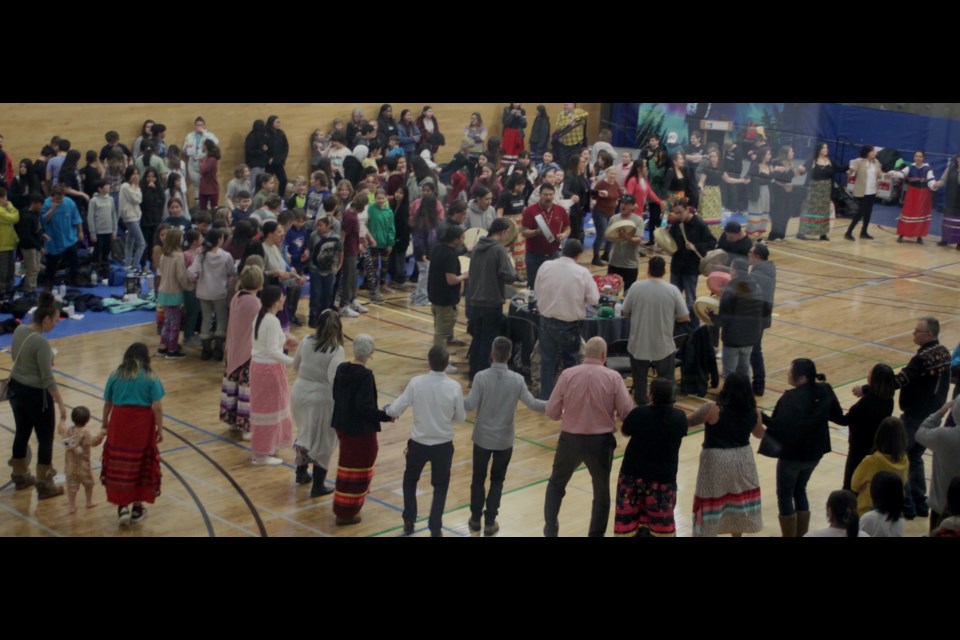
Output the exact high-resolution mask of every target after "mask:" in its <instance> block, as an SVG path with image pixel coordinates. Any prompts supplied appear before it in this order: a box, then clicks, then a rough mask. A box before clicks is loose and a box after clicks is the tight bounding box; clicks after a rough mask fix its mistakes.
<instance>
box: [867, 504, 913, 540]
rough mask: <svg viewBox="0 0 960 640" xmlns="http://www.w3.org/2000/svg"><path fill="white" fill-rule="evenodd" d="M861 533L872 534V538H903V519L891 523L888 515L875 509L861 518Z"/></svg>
mask: <svg viewBox="0 0 960 640" xmlns="http://www.w3.org/2000/svg"><path fill="white" fill-rule="evenodd" d="M860 531H862V532H866V533H868V534H870V537H871V538H902V537H903V518H900V519H899V520H897V521H896V522H891V521H890V520H887V514H885V513H880V512H879V511H877V510H876V509H873V510H872V511H868V512H867V513H865V514H863V517H862V518H860Z"/></svg>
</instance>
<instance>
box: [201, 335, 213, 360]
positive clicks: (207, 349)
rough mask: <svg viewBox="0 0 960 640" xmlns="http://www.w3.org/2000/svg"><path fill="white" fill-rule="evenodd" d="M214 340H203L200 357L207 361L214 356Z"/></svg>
mask: <svg viewBox="0 0 960 640" xmlns="http://www.w3.org/2000/svg"><path fill="white" fill-rule="evenodd" d="M212 342H213V340H203V341H202V344H203V351H201V352H200V359H201V360H203V361H204V362H206V361H207V360H209V359H210V358H211V357H212V356H213V346H212Z"/></svg>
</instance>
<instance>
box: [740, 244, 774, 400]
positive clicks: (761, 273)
mask: <svg viewBox="0 0 960 640" xmlns="http://www.w3.org/2000/svg"><path fill="white" fill-rule="evenodd" d="M747 257H748V259H749V262H750V275H751V276H753V279H754V280H756V282H757V284H758V285H760V297H761V298H762V299H763V301H764V303H766V306H765V307H764V309H765V312H764V316H763V330H762V331H761V332H760V339H759V340H757V344H755V345H753V352H752V353H751V354H750V367H751V369H753V394H754V395H755V396H761V397H762V396H763V394H764V392H765V391H766V389H767V370H766V368H765V367H764V365H763V348H762V346H761V345H762V343H763V331H766V330H767V329H769V328H770V326H771V325H772V324H773V304H774V301H773V298H774V294H775V293H776V291H777V265H775V264H774V263H773V262H771V261H770V249H769V248H768V247H767V245H765V244H760V243H759V242H757V243H754V245H753V247H751V248H750V253H749V254H748V255H747Z"/></svg>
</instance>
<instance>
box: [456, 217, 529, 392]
mask: <svg viewBox="0 0 960 640" xmlns="http://www.w3.org/2000/svg"><path fill="white" fill-rule="evenodd" d="M509 228H510V224H509V223H508V222H507V221H506V220H505V219H503V218H497V219H496V220H494V221H493V224H491V225H490V228H489V229H488V232H487V236H486V237H484V238H480V241H479V242H478V243H477V246H476V247H475V248H474V250H473V258H472V259H471V260H470V276H469V278H468V280H467V295H466V299H467V318H468V319H469V320H470V326H469V327H468V330H469V331H470V334H471V335H472V336H473V346H472V348H471V350H470V380H471V381H473V377H474V376H475V375H477V374H478V373H479V372H480V371H482V370H484V369H486V368H487V367H489V362H488V359H489V354H490V348H491V347H492V346H493V339H494V338H496V337H497V336H498V335H500V326H501V325H502V324H503V303H504V302H505V301H506V298H507V293H506V285H507V284H508V283H511V282H513V281H514V280H516V278H517V272H516V270H515V269H514V268H513V265H512V264H510V256H509V255H508V254H507V250H506V249H505V248H504V247H503V245H501V244H500V240H501V239H502V238H503V234H504V233H505V232H506V231H507V229H509Z"/></svg>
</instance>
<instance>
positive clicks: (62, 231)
mask: <svg viewBox="0 0 960 640" xmlns="http://www.w3.org/2000/svg"><path fill="white" fill-rule="evenodd" d="M65 193H66V191H65V190H64V188H63V185H60V184H58V185H56V186H54V187H53V188H52V189H51V190H50V197H49V198H47V199H46V201H45V202H44V203H43V210H42V211H41V215H40V219H41V220H42V221H43V232H44V234H46V235H47V237H48V238H49V240H47V243H46V245H45V247H44V248H45V249H46V250H47V257H46V261H47V270H46V273H45V274H44V279H45V280H46V281H47V284H48V285H49V286H53V283H54V279H55V277H56V275H57V269H59V268H60V262H61V261H63V260H66V262H67V267H68V268H69V269H70V282H71V284H78V281H79V278H80V274H79V266H80V264H79V260H78V256H77V244H78V242H83V220H82V219H81V218H80V211H79V210H78V209H77V205H76V204H74V202H73V200H71V199H70V198H66V197H64V194H65Z"/></svg>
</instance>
